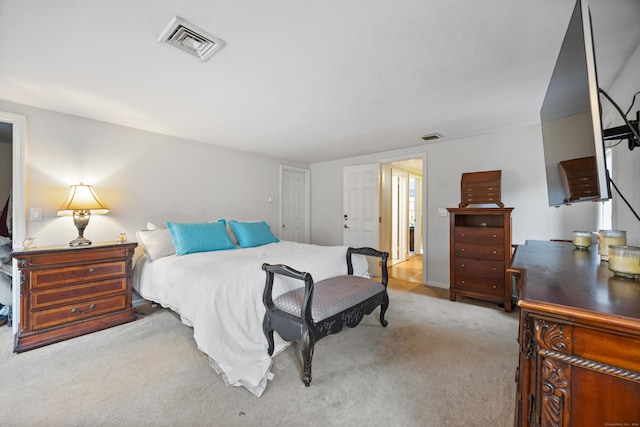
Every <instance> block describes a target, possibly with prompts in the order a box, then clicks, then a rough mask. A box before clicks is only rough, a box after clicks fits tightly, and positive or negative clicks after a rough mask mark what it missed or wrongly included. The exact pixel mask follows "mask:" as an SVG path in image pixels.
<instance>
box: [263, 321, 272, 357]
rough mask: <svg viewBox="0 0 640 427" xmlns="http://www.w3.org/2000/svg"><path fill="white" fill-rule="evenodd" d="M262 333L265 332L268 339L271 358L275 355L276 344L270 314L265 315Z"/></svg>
mask: <svg viewBox="0 0 640 427" xmlns="http://www.w3.org/2000/svg"><path fill="white" fill-rule="evenodd" d="M262 331H263V332H264V336H265V337H267V344H268V345H269V349H268V350H267V352H268V353H269V356H271V355H273V350H274V343H273V329H271V321H270V319H269V314H268V313H267V314H265V315H264V319H263V320H262Z"/></svg>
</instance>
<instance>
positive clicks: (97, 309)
mask: <svg viewBox="0 0 640 427" xmlns="http://www.w3.org/2000/svg"><path fill="white" fill-rule="evenodd" d="M126 308H127V297H126V295H124V294H122V295H115V296H112V297H108V298H102V299H95V300H88V301H83V302H81V303H75V304H67V305H64V306H61V307H57V308H52V309H49V310H41V311H33V312H32V313H31V316H30V317H31V325H32V330H34V331H35V330H39V329H45V328H50V327H52V326H57V325H62V324H65V323H69V322H74V321H78V320H83V319H87V318H90V317H96V316H99V315H101V314H107V313H111V312H115V311H119V310H124V309H126Z"/></svg>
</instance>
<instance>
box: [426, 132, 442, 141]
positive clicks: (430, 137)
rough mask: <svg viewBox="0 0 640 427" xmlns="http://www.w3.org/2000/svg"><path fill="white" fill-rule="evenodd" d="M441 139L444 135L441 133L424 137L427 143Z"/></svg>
mask: <svg viewBox="0 0 640 427" xmlns="http://www.w3.org/2000/svg"><path fill="white" fill-rule="evenodd" d="M440 138H442V135H440V134H439V133H430V134H429V135H425V136H423V137H422V139H424V140H425V141H434V140H436V139H440Z"/></svg>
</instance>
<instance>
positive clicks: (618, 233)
mask: <svg viewBox="0 0 640 427" xmlns="http://www.w3.org/2000/svg"><path fill="white" fill-rule="evenodd" d="M597 234H598V239H599V242H598V255H600V260H602V261H607V260H608V259H609V246H610V245H616V246H624V245H626V244H627V232H626V231H623V230H599V231H598V233H597Z"/></svg>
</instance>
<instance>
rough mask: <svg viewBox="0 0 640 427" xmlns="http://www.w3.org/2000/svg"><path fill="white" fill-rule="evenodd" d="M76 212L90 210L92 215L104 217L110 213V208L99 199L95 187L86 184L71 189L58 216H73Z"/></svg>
mask: <svg viewBox="0 0 640 427" xmlns="http://www.w3.org/2000/svg"><path fill="white" fill-rule="evenodd" d="M74 210H90V211H91V214H92V215H102V214H106V213H107V212H109V208H108V207H107V205H105V204H104V203H103V202H102V201H101V200H100V199H99V198H98V196H97V195H96V193H95V191H93V187H92V186H91V185H86V184H79V185H72V186H70V187H69V194H68V195H67V198H66V200H65V201H64V203H63V204H62V206H60V209H59V210H58V216H66V215H71V214H73V211H74Z"/></svg>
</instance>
